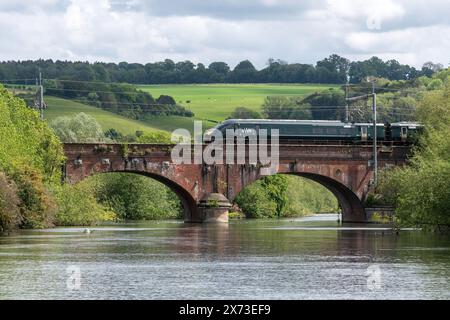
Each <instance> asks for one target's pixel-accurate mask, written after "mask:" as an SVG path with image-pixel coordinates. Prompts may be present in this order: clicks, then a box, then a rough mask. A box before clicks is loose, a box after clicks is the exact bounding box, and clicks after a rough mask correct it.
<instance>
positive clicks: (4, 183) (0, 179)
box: [0, 172, 21, 233]
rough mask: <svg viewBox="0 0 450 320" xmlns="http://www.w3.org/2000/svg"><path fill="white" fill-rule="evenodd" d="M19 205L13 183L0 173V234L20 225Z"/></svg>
mask: <svg viewBox="0 0 450 320" xmlns="http://www.w3.org/2000/svg"><path fill="white" fill-rule="evenodd" d="M19 205H20V200H19V197H18V196H17V186H16V184H15V182H14V181H12V180H11V179H9V178H8V177H7V176H6V175H5V174H4V173H3V172H0V233H1V232H3V231H5V230H11V229H14V228H17V227H18V226H19V225H20V222H21V215H20V210H19Z"/></svg>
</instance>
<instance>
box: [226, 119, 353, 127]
mask: <svg viewBox="0 0 450 320" xmlns="http://www.w3.org/2000/svg"><path fill="white" fill-rule="evenodd" d="M233 123H247V124H260V123H264V124H268V123H270V124H312V125H319V126H320V125H326V126H329V125H335V126H344V125H347V123H344V122H342V121H339V120H292V119H228V120H225V121H223V122H221V123H220V125H227V124H233Z"/></svg>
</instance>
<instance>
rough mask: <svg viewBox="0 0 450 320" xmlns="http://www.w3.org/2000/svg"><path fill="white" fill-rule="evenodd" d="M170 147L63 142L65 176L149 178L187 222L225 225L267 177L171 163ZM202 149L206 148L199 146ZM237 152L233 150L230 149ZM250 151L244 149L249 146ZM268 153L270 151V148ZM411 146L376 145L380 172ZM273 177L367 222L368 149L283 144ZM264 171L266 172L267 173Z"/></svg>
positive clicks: (254, 169)
mask: <svg viewBox="0 0 450 320" xmlns="http://www.w3.org/2000/svg"><path fill="white" fill-rule="evenodd" d="M173 147H174V146H173V145H169V144H128V145H122V144H98V143H95V144H88V143H84V144H81V143H80V144H76V143H74V144H65V145H64V150H65V154H66V157H67V160H66V164H65V166H64V174H65V178H66V180H67V181H68V182H70V183H77V182H78V181H81V180H82V179H84V178H86V177H88V176H90V175H93V174H97V173H103V172H129V173H136V174H141V175H145V176H148V177H150V178H153V179H155V180H158V181H160V182H162V183H163V184H165V185H167V186H168V187H170V188H171V189H172V190H173V191H174V192H175V193H176V194H177V195H178V196H179V198H180V200H181V202H182V204H183V208H184V220H185V222H205V221H206V222H211V221H227V220H228V209H229V208H230V207H231V203H232V202H233V200H234V199H235V197H236V196H237V195H238V194H239V192H240V191H241V190H242V189H243V188H245V187H246V186H248V185H250V184H251V183H253V182H255V181H256V180H258V179H260V178H261V177H262V176H264V175H265V171H264V169H265V168H264V166H262V165H260V164H258V163H256V164H255V163H254V164H250V163H248V162H249V161H248V158H246V161H245V163H244V164H232V165H227V164H214V165H205V164H175V163H174V162H173V161H172V157H171V151H172V149H173ZM203 147H204V146H203ZM234 147H235V148H236V146H234ZM247 147H248V146H247ZM269 150H270V148H269ZM409 151H410V147H409V146H390V147H384V146H381V145H380V146H379V147H378V161H379V168H380V169H381V168H383V167H387V166H399V165H404V164H405V163H406V161H407V155H408V153H409ZM279 154H280V158H279V165H278V166H277V168H276V172H275V173H280V174H293V175H297V176H301V177H305V178H308V179H311V180H314V181H316V182H318V183H320V184H321V185H323V186H324V187H326V188H327V189H328V190H330V191H331V192H332V193H333V194H334V195H335V196H336V198H337V199H338V202H339V204H340V206H341V209H342V219H343V221H344V222H365V221H367V219H366V212H365V208H364V201H365V199H366V196H367V193H368V191H369V188H370V184H371V180H372V177H373V167H372V166H371V164H370V160H371V159H372V146H371V145H349V144H347V145H338V144H322V145H320V144H301V143H298V144H292V145H289V144H285V145H283V144H281V145H279ZM266 171H267V170H266Z"/></svg>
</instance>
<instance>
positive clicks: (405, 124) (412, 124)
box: [391, 121, 423, 128]
mask: <svg viewBox="0 0 450 320" xmlns="http://www.w3.org/2000/svg"><path fill="white" fill-rule="evenodd" d="M391 126H393V127H408V128H415V127H423V125H422V124H421V123H419V122H413V121H401V122H394V123H391Z"/></svg>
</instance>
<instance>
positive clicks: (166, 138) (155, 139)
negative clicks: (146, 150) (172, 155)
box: [136, 131, 171, 143]
mask: <svg viewBox="0 0 450 320" xmlns="http://www.w3.org/2000/svg"><path fill="white" fill-rule="evenodd" d="M170 137H171V136H170V134H169V133H168V132H164V131H155V132H145V133H144V134H142V135H141V136H139V137H137V139H136V142H137V143H171V140H170Z"/></svg>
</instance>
